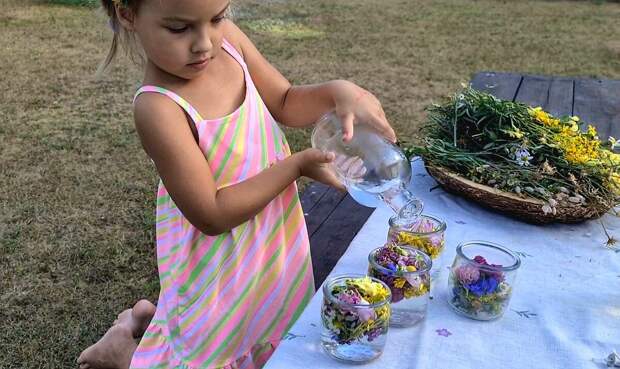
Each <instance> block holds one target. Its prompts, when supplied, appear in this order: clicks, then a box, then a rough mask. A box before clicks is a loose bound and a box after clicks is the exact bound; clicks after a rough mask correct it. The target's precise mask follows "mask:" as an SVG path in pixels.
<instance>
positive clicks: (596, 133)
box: [588, 125, 598, 139]
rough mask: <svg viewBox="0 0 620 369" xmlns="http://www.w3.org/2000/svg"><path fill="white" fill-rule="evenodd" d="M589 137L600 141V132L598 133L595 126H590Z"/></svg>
mask: <svg viewBox="0 0 620 369" xmlns="http://www.w3.org/2000/svg"><path fill="white" fill-rule="evenodd" d="M588 135H590V136H592V137H593V138H595V139H598V137H597V135H598V132H596V128H594V126H592V125H588Z"/></svg>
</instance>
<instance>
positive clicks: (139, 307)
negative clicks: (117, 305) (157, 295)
mask: <svg viewBox="0 0 620 369" xmlns="http://www.w3.org/2000/svg"><path fill="white" fill-rule="evenodd" d="M153 315H155V305H153V304H152V303H151V302H150V301H149V300H140V301H138V302H137V303H136V304H135V305H134V306H133V308H131V309H127V310H125V311H123V312H122V313H120V314H118V317H117V318H116V320H115V321H114V323H113V324H114V325H117V324H125V325H127V326H128V327H129V328H131V332H132V333H133V336H134V338H140V337H142V335H143V334H144V331H146V328H147V327H148V326H149V323H150V322H151V319H152V318H153Z"/></svg>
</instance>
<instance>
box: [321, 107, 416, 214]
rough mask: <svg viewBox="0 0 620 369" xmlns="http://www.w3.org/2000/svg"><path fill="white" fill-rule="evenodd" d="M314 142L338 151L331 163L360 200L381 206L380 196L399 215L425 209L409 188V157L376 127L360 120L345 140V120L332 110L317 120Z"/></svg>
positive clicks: (352, 193)
mask: <svg viewBox="0 0 620 369" xmlns="http://www.w3.org/2000/svg"><path fill="white" fill-rule="evenodd" d="M310 142H311V144H312V147H313V148H316V149H319V150H322V151H325V152H331V153H334V155H335V156H336V160H334V161H333V162H332V163H330V166H331V167H332V168H333V169H334V171H335V173H336V175H337V176H338V178H339V179H340V181H341V182H342V183H343V184H344V185H345V186H346V187H347V190H348V191H349V193H351V195H352V197H353V198H354V199H355V200H356V201H359V202H360V203H361V204H363V205H367V206H377V205H378V203H379V202H378V201H377V200H378V199H380V200H382V201H383V202H384V203H386V204H387V205H388V206H389V207H390V208H391V209H392V210H393V211H394V212H395V213H397V214H398V213H399V212H406V213H410V214H416V215H418V214H419V213H421V212H422V207H423V204H422V202H421V201H420V200H419V199H417V198H416V197H415V196H414V195H413V194H412V193H411V192H410V191H409V190H408V189H407V186H409V183H410V182H411V163H410V162H409V159H407V156H406V155H405V153H404V152H403V151H402V150H401V148H400V147H398V146H397V145H395V144H394V143H392V142H390V141H388V140H387V139H386V138H385V137H383V136H382V135H381V134H379V133H378V132H377V131H376V129H374V128H373V127H372V126H370V125H368V124H366V123H365V122H363V121H359V122H356V125H355V129H354V130H353V137H352V138H351V140H350V141H348V142H344V141H343V140H342V122H341V120H340V118H339V117H338V116H337V114H336V113H335V112H333V111H332V112H329V113H327V114H325V115H323V116H322V117H321V118H320V119H319V120H318V121H317V122H316V124H315V125H314V128H313V130H312V136H311V138H310Z"/></svg>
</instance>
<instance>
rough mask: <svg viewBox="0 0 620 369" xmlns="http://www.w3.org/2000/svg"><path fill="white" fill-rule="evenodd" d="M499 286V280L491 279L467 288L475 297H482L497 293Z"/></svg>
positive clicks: (484, 279)
mask: <svg viewBox="0 0 620 369" xmlns="http://www.w3.org/2000/svg"><path fill="white" fill-rule="evenodd" d="M498 285H499V281H498V280H497V279H495V278H493V277H489V278H481V279H479V280H478V281H477V282H476V283H474V284H470V285H466V286H465V288H467V289H468V290H469V291H470V292H471V293H473V294H474V295H476V296H478V297H480V296H483V295H488V294H490V293H493V292H495V290H496V289H497V286H498Z"/></svg>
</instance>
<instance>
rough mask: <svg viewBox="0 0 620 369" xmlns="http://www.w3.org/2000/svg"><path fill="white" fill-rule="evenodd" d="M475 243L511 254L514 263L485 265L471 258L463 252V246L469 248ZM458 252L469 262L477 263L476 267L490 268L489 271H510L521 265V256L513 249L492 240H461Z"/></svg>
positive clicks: (457, 248)
mask: <svg viewBox="0 0 620 369" xmlns="http://www.w3.org/2000/svg"><path fill="white" fill-rule="evenodd" d="M474 245H478V246H485V247H490V248H493V249H496V250H499V251H501V252H503V253H504V254H506V255H508V256H510V257H511V258H512V260H513V263H512V264H511V265H502V266H492V265H484V264H479V263H477V262H476V261H475V260H474V259H471V258H469V257H468V256H466V255H465V253H464V252H463V248H467V247H469V246H474ZM456 254H457V255H458V256H460V257H462V258H463V259H464V260H466V261H467V262H468V263H469V264H472V265H475V266H476V267H478V268H480V269H482V270H488V271H509V270H515V269H518V268H519V267H520V266H521V258H520V257H519V256H518V255H517V254H515V253H514V252H513V251H512V250H510V249H508V248H506V247H504V246H501V245H499V244H497V243H494V242H490V241H482V240H473V241H466V242H461V243H460V244H459V245H458V246H457V247H456Z"/></svg>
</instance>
